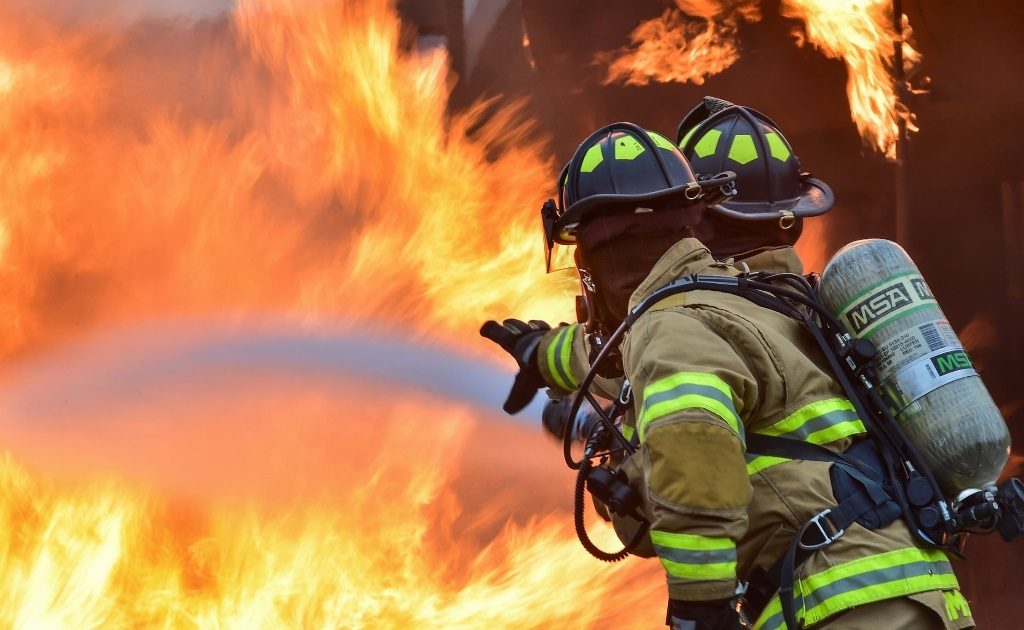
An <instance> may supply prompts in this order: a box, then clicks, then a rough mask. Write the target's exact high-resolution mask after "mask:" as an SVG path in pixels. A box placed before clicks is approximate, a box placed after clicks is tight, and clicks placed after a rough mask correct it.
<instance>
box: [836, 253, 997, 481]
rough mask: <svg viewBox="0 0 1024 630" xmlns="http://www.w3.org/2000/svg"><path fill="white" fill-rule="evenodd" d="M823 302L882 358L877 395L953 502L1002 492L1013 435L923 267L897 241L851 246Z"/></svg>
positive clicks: (878, 361)
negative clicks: (995, 489) (977, 492)
mask: <svg viewBox="0 0 1024 630" xmlns="http://www.w3.org/2000/svg"><path fill="white" fill-rule="evenodd" d="M820 293H821V298H822V300H823V301H824V303H825V305H826V306H827V307H828V308H829V310H830V311H832V313H834V314H835V315H836V316H837V317H838V318H839V320H840V321H841V322H842V323H843V325H844V326H846V328H847V330H849V331H850V333H851V334H852V335H854V336H855V337H858V338H863V339H867V340H868V341H871V342H872V343H874V345H875V347H876V348H877V349H878V354H877V356H876V358H875V365H874V367H875V371H876V374H877V376H878V379H879V381H880V382H879V383H878V385H879V386H880V387H881V388H882V389H883V390H884V391H885V392H887V393H888V395H889V399H890V400H891V401H892V406H893V409H892V410H893V413H894V414H895V417H896V420H897V421H898V422H899V423H900V426H901V427H902V428H903V431H904V432H905V433H906V435H907V438H908V439H909V440H911V441H912V442H913V443H914V445H915V446H916V447H917V448H918V450H919V451H920V452H921V456H922V457H924V459H925V460H926V462H927V463H928V464H929V465H930V466H931V469H932V473H933V474H934V475H935V478H936V480H937V481H938V482H939V485H940V486H941V487H942V490H943V492H945V493H946V495H947V497H949V498H955V497H956V496H957V495H958V494H960V493H961V492H963V491H965V490H972V489H982V488H985V487H989V486H992V485H994V483H995V481H996V479H997V478H998V476H999V473H1000V471H1002V469H1003V466H1005V465H1006V461H1007V459H1008V457H1009V452H1010V433H1009V431H1008V430H1007V428H1006V422H1005V421H1004V420H1003V416H1002V414H1001V413H1000V412H999V408H998V407H996V404H995V403H994V402H993V401H992V396H991V395H990V394H989V393H988V390H987V389H986V388H985V385H984V383H982V381H981V377H980V376H978V373H977V372H976V371H975V369H974V364H973V363H972V361H971V359H970V357H969V356H968V354H967V352H966V351H965V350H964V347H963V344H961V343H960V339H959V338H957V336H956V333H955V332H954V331H953V329H952V327H950V325H949V322H948V321H947V320H946V316H945V315H943V313H942V309H940V308H939V305H938V303H937V302H936V301H935V297H934V296H933V295H932V292H931V290H930V289H929V288H928V284H927V283H926V282H925V280H924V278H923V277H922V276H921V272H920V271H919V270H918V268H917V265H915V264H914V261H913V260H911V258H910V256H908V255H907V252H906V251H904V250H903V248H902V247H900V246H899V245H897V244H896V243H893V242H892V241H887V240H882V239H869V240H863V241H856V242H853V243H850V244H849V245H847V246H846V247H844V248H843V249H841V250H839V252H838V253H837V254H836V255H835V257H834V258H832V260H831V261H829V263H828V265H827V266H826V267H825V271H824V272H823V273H822V276H821V284H820Z"/></svg>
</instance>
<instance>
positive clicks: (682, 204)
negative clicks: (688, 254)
mask: <svg viewBox="0 0 1024 630" xmlns="http://www.w3.org/2000/svg"><path fill="white" fill-rule="evenodd" d="M695 190H696V192H698V193H699V192H701V189H700V188H699V187H695V186H694V185H693V184H692V183H689V184H685V185H681V186H675V187H673V188H666V189H664V190H658V191H655V192H650V193H643V194H638V195H591V196H589V197H586V198H584V199H581V200H579V201H578V202H576V203H574V204H573V205H571V206H569V207H568V208H567V209H566V211H565V212H564V213H562V215H561V216H559V217H558V219H557V220H556V224H555V227H556V231H557V232H563V231H566V230H570V229H572V228H574V227H575V226H577V225H579V223H580V221H581V220H582V219H583V218H584V217H585V216H587V215H591V214H605V213H613V212H624V211H635V210H636V209H637V208H648V209H650V210H652V211H657V210H663V209H667V208H674V209H676V210H681V209H690V207H691V206H692V212H693V213H694V216H693V219H692V222H693V223H694V224H696V223H697V222H699V221H700V217H701V214H702V213H703V207H704V205H703V204H698V203H697V201H699V197H698V198H691V197H690V196H688V195H693V194H694V191H695Z"/></svg>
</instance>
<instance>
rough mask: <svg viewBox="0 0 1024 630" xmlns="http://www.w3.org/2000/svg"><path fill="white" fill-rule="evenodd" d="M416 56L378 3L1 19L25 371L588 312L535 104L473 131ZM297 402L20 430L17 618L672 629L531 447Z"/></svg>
mask: <svg viewBox="0 0 1024 630" xmlns="http://www.w3.org/2000/svg"><path fill="white" fill-rule="evenodd" d="M399 34H400V24H399V22H398V19H397V17H396V16H395V14H394V12H393V10H392V9H391V6H390V4H389V3H388V2H386V1H385V0H345V1H339V2H332V3H319V2H316V3H309V2H299V1H297V0H295V1H293V0H275V1H271V0H242V1H240V2H239V3H238V5H237V7H236V9H235V10H234V12H233V14H232V17H231V20H230V22H228V23H221V24H216V23H201V24H196V25H191V26H187V25H185V24H184V23H174V24H171V25H168V24H161V23H150V24H139V25H136V26H132V27H130V28H120V29H118V28H113V27H110V26H107V27H102V28H101V27H88V26H83V25H79V26H56V25H55V24H53V23H48V22H46V21H45V20H42V19H38V18H30V17H26V16H24V15H17V14H15V13H14V12H13V10H10V9H8V8H4V7H0V138H2V140H0V173H2V176H0V358H2V359H3V360H4V364H5V366H7V367H8V372H7V376H10V375H11V374H12V373H13V371H12V370H11V368H12V367H15V366H16V367H18V368H19V369H20V368H21V367H22V366H23V365H24V364H23V363H22V361H24V360H27V357H29V355H33V354H36V353H39V352H42V351H43V350H44V349H46V350H49V351H51V352H52V351H53V350H54V348H61V349H63V348H64V347H66V344H67V343H68V341H69V339H70V338H72V337H75V336H80V335H84V334H85V333H88V332H91V331H95V330H99V329H103V328H110V327H115V326H118V325H124V324H131V323H134V322H139V321H144V320H149V319H154V318H180V317H196V316H203V315H206V314H210V313H220V314H225V313H226V314H229V315H230V314H239V315H247V314H253V313H256V314H258V313H262V312H274V313H286V314H290V315H292V316H298V317H299V318H302V319H304V320H310V321H312V322H322V321H323V320H332V321H333V320H338V321H339V322H340V323H344V324H346V325H349V326H355V325H356V323H357V322H359V321H361V320H373V321H374V322H380V321H384V322H390V323H393V324H401V325H403V326H406V327H409V328H413V329H414V330H416V331H419V332H420V333H422V334H429V335H430V337H431V338H435V337H437V336H438V335H441V336H444V337H446V338H447V339H448V340H458V344H457V345H458V346H459V347H466V348H468V347H471V343H470V342H467V341H466V340H467V339H474V340H477V339H478V338H477V336H476V332H475V329H476V328H477V326H478V325H479V323H480V321H481V320H482V319H485V318H487V317H495V316H504V315H506V314H508V313H515V312H521V313H528V314H529V315H531V316H534V317H545V318H548V319H552V320H555V321H557V320H558V319H561V318H563V317H566V315H567V313H566V311H567V309H569V308H571V305H572V301H571V300H570V299H567V298H568V296H569V295H571V294H570V292H569V291H570V289H571V284H572V282H571V281H570V280H567V279H564V278H563V279H558V278H554V279H552V278H549V277H546V276H545V275H544V270H543V256H542V255H541V251H540V247H539V245H540V243H539V240H540V238H539V235H538V233H537V232H538V231H537V229H536V225H535V223H536V220H535V217H536V204H537V201H538V198H539V197H542V196H543V191H546V190H548V189H549V187H550V182H552V181H553V176H554V173H553V172H552V168H551V164H550V160H549V159H548V157H547V155H546V152H545V149H544V146H543V141H542V139H540V138H538V137H537V136H536V134H535V133H534V132H533V131H532V130H531V128H530V127H529V126H528V125H525V124H523V123H522V122H521V120H520V118H519V116H518V115H517V112H516V109H515V108H511V109H507V108H506V109H498V108H496V106H495V105H493V104H484V105H480V106H478V107H476V108H475V109H473V110H471V111H469V112H468V113H465V114H461V115H455V116H452V117H450V118H449V114H448V113H447V112H446V97H447V93H448V92H447V90H448V87H447V86H448V75H447V70H446V60H445V59H444V58H443V56H441V55H439V54H436V53H435V54H417V53H411V52H406V51H403V49H402V48H401V46H400V37H399ZM485 111H486V113H489V114H490V116H489V117H488V118H487V122H485V123H481V121H482V120H483V119H484V117H483V114H484V113H485ZM471 130H472V132H471ZM161 343H163V344H167V345H169V346H173V345H174V344H175V340H174V339H173V338H171V339H163V340H161ZM481 345H482V342H481ZM131 349H132V351H133V352H143V353H144V352H145V350H140V349H139V348H137V347H135V346H131ZM273 380H274V379H260V380H259V381H257V382H246V383H243V385H244V386H242V387H240V388H239V389H237V390H232V389H230V384H225V383H221V382H217V383H203V384H202V385H203V386H204V387H208V388H210V389H211V390H212V391H216V392H219V394H218V396H216V397H214V398H213V399H212V401H211V400H207V399H203V397H202V396H200V395H199V392H195V391H193V390H185V391H184V392H183V391H182V390H180V389H176V390H172V391H163V392H157V393H153V394H152V395H151V396H147V397H146V399H145V400H143V401H141V402H140V403H139V404H137V405H134V406H132V405H127V406H125V405H121V406H118V405H115V404H114V403H113V402H109V401H108V404H106V405H105V406H103V408H100V409H97V410H94V411H92V412H90V413H85V412H84V411H83V412H81V413H80V414H79V415H76V416H75V418H74V421H68V422H63V423H61V422H56V421H54V422H48V421H47V420H48V418H47V417H46V416H45V414H42V413H39V412H34V413H31V414H29V416H28V417H27V418H25V417H23V418H22V419H21V420H22V423H21V426H22V427H23V428H22V429H21V430H19V429H18V428H17V427H16V426H15V427H12V426H8V425H9V423H10V422H12V417H13V416H15V415H16V414H14V410H12V408H5V413H4V418H5V423H4V426H3V439H4V443H5V445H6V446H7V447H8V448H9V449H11V450H12V451H13V452H15V453H17V458H18V461H20V462H28V463H27V464H25V463H15V462H14V461H11V460H8V461H6V462H4V463H3V465H2V466H0V484H2V485H3V489H4V491H3V493H2V496H0V537H2V541H3V542H2V543H0V625H3V626H9V627H32V628H36V627H55V626H56V627H90V626H91V627H105V628H106V627H110V628H120V627H125V628H127V627H210V626H218V627H225V628H246V629H248V628H259V627H282V626H284V627H305V626H312V627H376V626H385V627H391V626H399V625H415V626H416V627H424V628H432V627H438V628H441V627H444V628H448V627H453V626H454V627H526V628H542V627H543V628H546V627H554V626H568V625H578V626H580V627H587V626H589V625H593V624H594V623H595V620H597V619H598V618H602V619H605V620H608V621H610V622H612V623H615V624H616V625H619V626H624V627H649V626H651V625H656V623H657V618H658V616H659V608H660V607H661V605H662V602H663V597H664V594H663V591H662V589H659V588H657V587H656V586H654V587H652V584H657V582H659V581H660V575H659V573H660V572H659V570H658V567H657V565H656V564H654V565H652V564H650V563H645V564H642V565H639V564H636V563H632V564H631V565H627V566H624V567H622V568H621V569H620V570H619V571H617V572H616V573H614V574H609V573H607V572H606V571H607V568H606V567H605V566H603V565H600V564H598V563H597V562H596V561H594V560H592V559H590V558H589V557H588V556H586V555H585V553H584V552H583V551H582V550H581V549H580V548H579V547H578V543H577V542H576V541H575V537H574V535H573V533H572V531H571V528H570V526H569V520H568V514H567V513H566V510H565V508H557V509H553V508H552V507H551V505H552V504H554V503H557V504H559V505H563V504H564V503H563V502H565V501H567V500H568V486H569V482H570V480H569V479H568V478H567V477H566V476H565V475H566V473H565V472H564V471H560V472H559V474H560V475H561V476H559V477H555V474H556V473H554V472H553V470H555V469H557V468H553V467H557V464H558V460H557V454H556V453H554V452H553V451H552V450H551V449H546V450H541V448H542V445H541V444H538V439H537V438H529V437H528V436H527V437H524V434H523V431H522V430H514V429H512V428H510V427H505V428H502V426H501V425H499V424H496V423H493V422H490V423H482V422H481V421H479V420H477V419H475V418H474V417H473V415H474V414H473V412H471V411H469V410H467V409H466V408H462V407H460V406H459V405H457V404H454V403H450V402H449V403H438V401H436V400H432V399H431V400H420V399H419V398H416V397H412V396H407V395H404V394H403V395H402V397H399V396H398V395H397V393H398V392H397V391H396V390H395V389H388V390H386V391H385V390H381V389H379V388H378V389H373V388H371V387H365V388H362V389H359V390H358V391H351V390H352V388H353V384H352V383H349V384H348V388H349V391H348V393H347V395H344V396H342V395H340V394H324V393H323V390H317V391H316V392H314V393H313V394H310V393H308V392H307V391H305V390H301V391H298V392H296V391H293V390H289V389H287V388H285V389H284V391H280V390H277V389H275V390H273V391H268V389H270V388H268V382H273ZM281 380H285V381H289V382H290V379H281ZM291 380H295V379H291ZM237 386H238V385H237V384H236V385H235V387H237ZM7 387H8V388H9V387H11V385H10V383H7ZM65 387H66V383H64V382H63V381H62V380H59V379H58V380H56V381H55V382H54V383H53V384H52V388H53V390H55V391H56V390H62V389H63V388H65ZM225 392H233V393H225ZM52 399H53V400H57V401H61V400H64V399H63V398H62V397H61V396H60V395H58V396H54V397H52ZM200 399H202V400H205V401H206V402H204V403H203V404H199V403H198V402H195V405H198V406H197V407H190V406H188V405H186V406H184V407H182V406H181V405H182V404H183V403H185V402H188V401H198V400H200ZM353 400H356V401H359V400H367V401H368V400H373V401H374V405H373V406H372V407H371V406H369V405H368V404H356V403H353ZM381 401H383V402H381ZM339 416H344V417H345V420H344V421H340V420H338V418H339ZM58 420H59V419H58ZM25 426H27V427H30V429H24V427H25ZM471 440H472V442H470V441H471ZM485 440H491V441H492V443H496V444H501V445H502V447H503V449H504V450H503V453H505V454H506V455H509V457H510V459H511V462H506V461H501V462H500V470H511V471H512V472H513V473H514V474H513V477H518V478H519V479H520V481H518V482H515V483H512V485H511V488H510V489H509V490H508V492H506V493H505V494H502V493H500V492H498V493H495V492H492V489H493V488H494V487H495V485H496V484H498V483H508V476H498V475H495V474H493V473H492V472H491V467H493V466H496V465H498V464H497V463H496V462H494V461H492V460H491V459H488V460H486V461H485V462H483V463H480V462H476V461H475V460H474V459H473V457H475V455H474V453H475V452H476V451H477V450H482V448H481V447H480V445H481V444H484V445H486V444H487V443H486V442H485ZM469 443H472V444H473V448H468V447H467V448H463V444H469ZM513 447H516V448H518V449H519V450H515V449H513V450H511V451H510V450H509V449H512V448H513ZM483 452H486V451H483ZM531 454H536V455H537V457H532V456H531ZM543 462H546V464H545V463H543ZM485 464H486V465H485ZM517 466H518V467H517ZM97 469H98V470H101V471H106V472H107V473H109V474H111V475H112V476H113V480H109V479H108V480H106V481H104V480H103V479H97V477H96V472H95V471H96V470H97ZM343 472H344V473H345V474H342V473H343ZM126 479H134V480H135V482H134V483H132V482H128V481H126ZM463 479H466V480H468V481H462V480H463ZM553 479H557V480H558V483H557V484H554V483H553V482H552V480H553ZM481 480H482V481H484V482H486V483H484V485H483V488H482V489H481V488H477V489H476V490H475V494H474V493H473V492H470V491H469V490H466V488H470V489H472V488H473V487H474V486H473V484H474V483H481ZM460 483H462V484H463V486H462V487H463V489H464V491H463V493H462V494H459V493H457V492H456V491H455V490H454V489H453V488H455V487H457V486H459V484H460ZM254 485H255V486H257V488H258V489H260V490H261V491H262V494H259V493H258V496H253V497H247V498H245V500H242V499H241V498H238V497H237V496H236V492H235V491H236V490H239V489H241V490H243V491H244V490H249V489H251V488H252V486H254ZM553 486H557V487H559V488H564V489H565V490H564V491H563V492H560V493H559V495H558V497H557V498H556V499H552V500H551V501H546V500H544V499H543V497H544V495H545V493H544V492H542V490H543V489H544V488H547V487H553ZM481 495H484V496H481ZM462 505H472V506H474V508H476V509H474V510H469V509H466V510H463V509H462V507H461V506H462ZM481 505H490V506H491V509H489V510H488V509H480V508H478V507H477V506H481ZM512 507H515V508H516V509H517V510H518V513H519V514H520V516H521V517H520V518H517V519H515V520H513V521H510V522H508V523H506V520H507V515H508V513H509V512H510V511H511V508H512ZM594 529H595V530H596V532H595V535H596V536H597V537H598V538H600V539H601V541H602V543H603V544H605V545H610V544H611V543H610V541H611V539H612V538H613V535H612V534H611V532H610V530H609V529H608V528H607V527H600V526H595V527H594ZM592 571H594V572H597V571H600V574H599V577H595V574H594V573H592ZM644 575H645V576H646V577H643V576H644ZM610 576H617V577H610ZM652 578H653V581H652ZM612 595H614V596H612ZM638 610H639V611H645V612H643V613H640V614H639V615H638V613H637V611H638ZM645 615H647V616H645Z"/></svg>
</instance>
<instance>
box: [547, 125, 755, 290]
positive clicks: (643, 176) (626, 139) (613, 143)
mask: <svg viewBox="0 0 1024 630" xmlns="http://www.w3.org/2000/svg"><path fill="white" fill-rule="evenodd" d="M733 179H735V175H734V174H733V173H722V174H720V175H717V176H716V177H712V178H707V179H701V180H698V178H697V177H696V176H695V175H694V173H693V170H692V169H691V168H690V165H689V164H688V163H687V161H686V158H685V157H683V154H682V152H681V151H680V150H679V148H678V147H677V146H676V145H674V144H672V142H671V141H670V140H669V139H667V138H665V137H664V136H662V135H660V134H657V133H655V132H653V131H647V130H644V129H642V128H640V127H639V126H637V125H635V124H633V123H627V122H618V123H613V124H611V125H608V126H606V127H602V128H601V129H598V130H597V131H595V132H594V133H593V134H591V135H590V137H588V138H587V139H586V140H584V141H583V142H582V143H581V144H580V146H579V148H577V149H576V152H575V153H574V154H573V156H572V159H570V160H569V163H568V164H566V166H565V168H564V169H562V173H561V175H560V177H559V181H558V202H557V204H556V203H555V201H554V200H548V202H547V203H545V204H544V207H543V208H542V209H541V219H542V221H543V224H544V238H545V244H546V246H547V256H548V269H549V270H550V269H552V260H551V252H552V248H553V247H554V246H555V245H556V244H560V245H573V244H575V242H576V231H577V229H578V228H579V225H580V223H581V222H582V221H584V220H585V219H588V218H591V217H593V216H595V215H597V214H603V213H616V212H658V211H665V210H667V211H671V212H684V213H690V214H692V217H689V218H688V220H689V221H690V223H691V224H695V223H697V222H698V221H699V220H700V216H701V213H702V212H703V209H704V206H705V204H714V203H718V202H719V201H720V200H721V199H724V198H727V197H728V196H729V195H731V194H735V190H733V187H732V181H733ZM700 201H703V202H704V203H698V202H700Z"/></svg>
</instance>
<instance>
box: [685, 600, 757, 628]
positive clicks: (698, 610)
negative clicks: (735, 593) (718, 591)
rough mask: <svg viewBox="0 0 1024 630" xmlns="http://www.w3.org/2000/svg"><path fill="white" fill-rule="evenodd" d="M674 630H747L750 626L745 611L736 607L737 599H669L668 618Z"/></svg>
mask: <svg viewBox="0 0 1024 630" xmlns="http://www.w3.org/2000/svg"><path fill="white" fill-rule="evenodd" d="M665 625H667V626H668V627H669V628H671V629H672V630H746V629H747V628H750V622H749V621H747V618H746V616H745V615H744V614H743V612H742V611H741V610H739V609H737V607H736V600H735V599H718V600H714V601H710V602H684V601H681V600H678V599H670V600H668V619H666V620H665Z"/></svg>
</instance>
